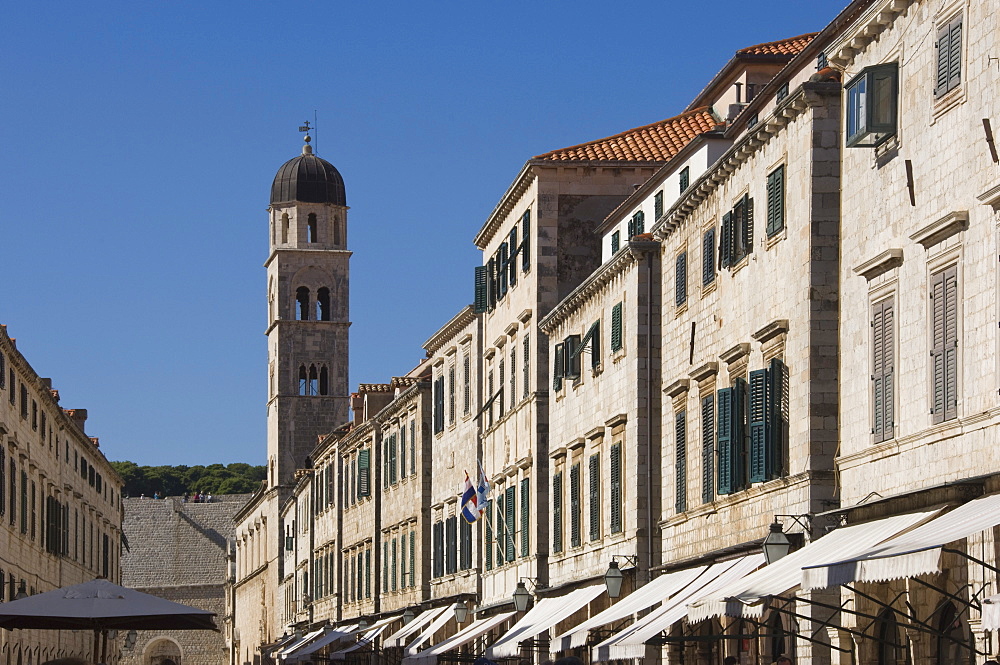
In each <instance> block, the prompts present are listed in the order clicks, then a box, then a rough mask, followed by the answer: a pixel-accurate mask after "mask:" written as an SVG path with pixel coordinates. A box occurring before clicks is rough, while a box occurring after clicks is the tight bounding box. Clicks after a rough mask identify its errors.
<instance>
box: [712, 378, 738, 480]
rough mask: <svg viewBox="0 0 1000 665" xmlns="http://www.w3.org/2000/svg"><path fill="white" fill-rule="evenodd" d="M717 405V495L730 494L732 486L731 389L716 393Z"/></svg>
mask: <svg viewBox="0 0 1000 665" xmlns="http://www.w3.org/2000/svg"><path fill="white" fill-rule="evenodd" d="M717 398H718V403H719V417H718V425H717V427H716V444H717V448H718V451H719V453H718V467H719V473H718V479H719V482H718V487H717V489H716V491H717V492H718V493H719V494H732V493H733V491H734V485H733V389H732V388H723V389H721V390H719V391H718V393H717Z"/></svg>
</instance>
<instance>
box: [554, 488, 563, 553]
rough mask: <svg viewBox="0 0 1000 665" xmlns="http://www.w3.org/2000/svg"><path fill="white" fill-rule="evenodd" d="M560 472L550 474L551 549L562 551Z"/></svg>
mask: <svg viewBox="0 0 1000 665" xmlns="http://www.w3.org/2000/svg"><path fill="white" fill-rule="evenodd" d="M562 500H563V496H562V473H557V474H555V475H554V476H552V551H553V552H562V549H563V547H562V534H563V518H562Z"/></svg>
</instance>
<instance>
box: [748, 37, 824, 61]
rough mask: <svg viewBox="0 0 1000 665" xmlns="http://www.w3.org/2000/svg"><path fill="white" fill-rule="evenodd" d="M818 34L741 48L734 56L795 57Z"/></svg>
mask: <svg viewBox="0 0 1000 665" xmlns="http://www.w3.org/2000/svg"><path fill="white" fill-rule="evenodd" d="M818 34H819V33H818V32H810V33H807V34H804V35H799V36H798V37H789V38H788V39H779V40H778V41H776V42H765V43H763V44H755V45H754V46H748V47H746V48H741V49H740V50H739V51H737V52H736V56H737V57H739V56H741V55H796V54H798V53H800V52H802V49H804V48H805V47H806V45H807V44H808V43H809V42H811V41H812V40H813V37H815V36H816V35H818Z"/></svg>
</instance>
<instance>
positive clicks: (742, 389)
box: [730, 377, 750, 492]
mask: <svg viewBox="0 0 1000 665" xmlns="http://www.w3.org/2000/svg"><path fill="white" fill-rule="evenodd" d="M749 392H750V391H749V386H747V382H746V380H745V379H743V378H741V377H737V378H736V380H735V381H733V419H732V447H731V451H732V452H731V453H730V457H731V458H732V473H733V491H734V492H735V491H736V490H739V489H742V488H743V487H744V486H745V485H746V482H747V476H746V468H747V438H748V437H747V396H748V394H749Z"/></svg>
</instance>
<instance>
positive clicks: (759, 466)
mask: <svg viewBox="0 0 1000 665" xmlns="http://www.w3.org/2000/svg"><path fill="white" fill-rule="evenodd" d="M768 384H769V381H768V376H767V370H763V369H761V370H755V371H753V372H750V414H749V415H750V482H751V483H761V482H764V481H765V480H767V476H768V473H767V471H768V469H767V442H768V440H769V439H770V436H771V433H770V425H771V423H770V418H769V417H768V416H769V414H768V408H767V407H768V404H769V403H770V397H769V395H768Z"/></svg>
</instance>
